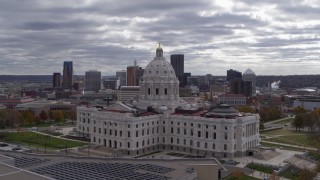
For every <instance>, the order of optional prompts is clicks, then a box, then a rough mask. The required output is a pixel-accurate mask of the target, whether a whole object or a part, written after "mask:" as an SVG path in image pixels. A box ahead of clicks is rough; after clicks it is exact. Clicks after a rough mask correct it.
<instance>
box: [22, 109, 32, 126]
mask: <svg viewBox="0 0 320 180" xmlns="http://www.w3.org/2000/svg"><path fill="white" fill-rule="evenodd" d="M22 118H23V120H24V124H25V125H26V124H29V125H31V124H32V123H34V121H35V118H34V114H33V112H31V111H23V112H22Z"/></svg>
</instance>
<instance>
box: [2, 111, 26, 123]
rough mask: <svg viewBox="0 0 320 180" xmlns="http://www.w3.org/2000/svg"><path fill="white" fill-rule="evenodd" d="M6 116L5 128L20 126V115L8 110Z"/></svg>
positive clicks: (17, 112) (21, 121) (21, 120)
mask: <svg viewBox="0 0 320 180" xmlns="http://www.w3.org/2000/svg"><path fill="white" fill-rule="evenodd" d="M7 111H8V116H7V119H6V125H7V126H11V127H14V126H19V125H21V124H23V119H22V115H21V113H20V112H19V111H17V110H14V109H8V110H7Z"/></svg>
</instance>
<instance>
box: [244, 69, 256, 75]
mask: <svg viewBox="0 0 320 180" xmlns="http://www.w3.org/2000/svg"><path fill="white" fill-rule="evenodd" d="M249 74H253V75H256V74H255V73H254V72H253V71H252V70H251V69H250V68H249V69H247V70H246V71H245V72H244V73H243V75H249Z"/></svg>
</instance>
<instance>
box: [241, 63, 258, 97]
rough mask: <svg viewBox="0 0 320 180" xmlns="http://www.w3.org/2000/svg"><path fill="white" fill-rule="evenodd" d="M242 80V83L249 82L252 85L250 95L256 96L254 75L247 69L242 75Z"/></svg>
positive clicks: (255, 78) (255, 77)
mask: <svg viewBox="0 0 320 180" xmlns="http://www.w3.org/2000/svg"><path fill="white" fill-rule="evenodd" d="M242 79H243V80H244V81H250V82H251V83H252V95H255V94H256V83H257V76H256V74H255V73H254V72H253V71H252V70H251V69H250V68H249V69H247V70H246V71H245V72H244V73H243V75H242Z"/></svg>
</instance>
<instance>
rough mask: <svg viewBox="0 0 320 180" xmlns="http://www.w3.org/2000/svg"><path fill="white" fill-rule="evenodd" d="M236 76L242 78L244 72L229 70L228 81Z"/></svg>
mask: <svg viewBox="0 0 320 180" xmlns="http://www.w3.org/2000/svg"><path fill="white" fill-rule="evenodd" d="M236 78H240V79H242V73H241V72H239V71H236V70H233V69H229V70H228V71H227V81H232V80H234V79H236Z"/></svg>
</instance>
